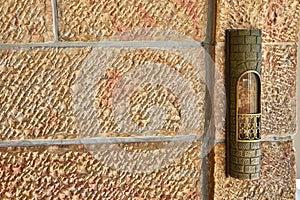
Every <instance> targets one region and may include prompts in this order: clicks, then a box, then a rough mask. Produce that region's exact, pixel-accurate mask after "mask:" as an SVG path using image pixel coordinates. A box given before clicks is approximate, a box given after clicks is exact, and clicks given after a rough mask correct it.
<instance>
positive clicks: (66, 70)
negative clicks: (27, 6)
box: [0, 49, 89, 140]
mask: <svg viewBox="0 0 300 200" xmlns="http://www.w3.org/2000/svg"><path fill="white" fill-rule="evenodd" d="M88 51H89V50H88V49H33V50H25V49H22V50H4V51H1V52H0V74H1V75H0V77H1V79H0V91H1V94H0V95H1V100H0V101H1V104H0V110H1V117H0V130H1V133H2V134H1V139H2V140H4V139H29V138H52V139H55V138H61V139H62V138H67V137H68V138H70V137H76V135H75V125H74V122H73V114H72V104H71V103H72V91H71V85H72V84H73V83H74V78H75V72H76V70H78V68H79V67H80V64H81V63H82V60H83V59H84V58H85V57H86V55H87V53H88Z"/></svg>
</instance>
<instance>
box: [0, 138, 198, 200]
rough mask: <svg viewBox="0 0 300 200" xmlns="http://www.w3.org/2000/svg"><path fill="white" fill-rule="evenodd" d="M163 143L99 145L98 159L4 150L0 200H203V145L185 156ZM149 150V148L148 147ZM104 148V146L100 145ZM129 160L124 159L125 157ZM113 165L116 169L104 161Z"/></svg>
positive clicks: (58, 151)
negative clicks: (146, 169) (138, 168)
mask: <svg viewBox="0 0 300 200" xmlns="http://www.w3.org/2000/svg"><path fill="white" fill-rule="evenodd" d="M161 145H162V144H161V143H153V144H151V143H144V144H143V145H140V144H135V143H132V144H111V145H101V148H102V149H105V150H104V151H102V152H101V153H99V154H98V155H97V159H96V158H95V156H93V154H90V153H88V152H86V151H85V150H84V148H83V146H51V147H26V148H25V147H23V148H21V147H19V148H1V149H0V165H1V168H0V198H1V199H24V200H25V199H53V198H54V199H55V198H57V199H78V200H79V199H186V200H190V199H197V200H200V199H201V192H200V185H201V182H200V177H201V169H200V166H201V159H200V157H199V152H200V149H201V144H200V143H199V142H198V143H197V142H196V143H193V144H191V145H190V146H189V148H187V149H186V150H185V151H183V152H182V149H181V147H180V145H178V146H177V147H174V148H171V149H161V148H160V146H161ZM149 146H151V148H150V147H149ZM99 148H100V147H99ZM126 153H127V155H128V156H130V157H127V159H126V158H125V157H124V154H126ZM178 153H179V154H180V156H178V157H177V159H176V160H173V162H170V164H169V165H167V166H163V167H161V168H158V169H156V170H153V171H152V172H147V173H146V172H140V173H137V172H135V171H122V170H120V168H119V166H124V165H129V166H133V167H134V166H141V164H140V163H142V162H144V163H148V164H147V165H146V164H144V165H142V167H147V166H150V165H157V166H159V164H160V163H162V162H163V161H166V160H167V159H168V156H169V155H176V154H178ZM108 161H110V162H113V163H115V165H114V167H112V166H109V165H106V162H108Z"/></svg>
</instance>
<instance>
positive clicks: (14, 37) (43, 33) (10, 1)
mask: <svg viewBox="0 0 300 200" xmlns="http://www.w3.org/2000/svg"><path fill="white" fill-rule="evenodd" d="M0 13H1V15H0V44H1V43H2V44H3V43H10V44H11V43H33V42H50V41H53V40H54V36H53V20H52V19H53V16H52V2H51V0H20V1H19V0H18V1H15V0H7V1H6V0H1V2H0Z"/></svg>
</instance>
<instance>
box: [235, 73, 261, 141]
mask: <svg viewBox="0 0 300 200" xmlns="http://www.w3.org/2000/svg"><path fill="white" fill-rule="evenodd" d="M236 102H237V115H238V116H237V140H238V141H252V140H258V139H260V77H259V75H258V74H257V73H254V72H246V73H244V74H243V75H242V76H241V77H240V78H239V80H238V82H237V101H236Z"/></svg>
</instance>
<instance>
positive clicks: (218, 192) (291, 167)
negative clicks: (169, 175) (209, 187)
mask: <svg viewBox="0 0 300 200" xmlns="http://www.w3.org/2000/svg"><path fill="white" fill-rule="evenodd" d="M293 146H294V145H293V142H291V141H281V142H280V141H277V142H275V141H274V142H262V144H261V149H262V156H261V159H262V160H261V176H260V178H259V179H257V180H240V179H235V178H232V177H230V176H227V175H226V153H225V152H226V150H225V148H226V147H225V144H224V143H219V144H217V145H216V146H215V148H214V151H213V152H214V153H212V155H211V159H212V160H211V161H212V162H213V163H214V172H213V176H212V177H213V178H212V180H211V182H213V183H214V186H213V187H214V189H213V193H214V194H213V197H212V198H211V199H214V200H224V199H251V200H252V199H253V200H260V199H282V200H291V199H295V192H296V184H295V178H296V169H295V162H296V161H295V151H294V147H293Z"/></svg>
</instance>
